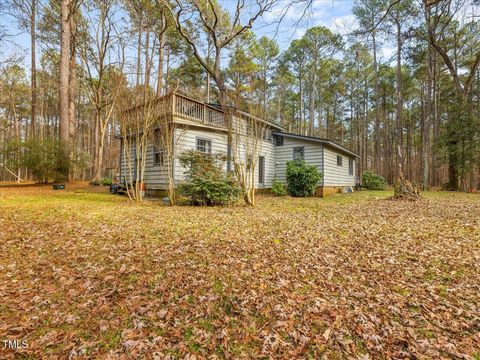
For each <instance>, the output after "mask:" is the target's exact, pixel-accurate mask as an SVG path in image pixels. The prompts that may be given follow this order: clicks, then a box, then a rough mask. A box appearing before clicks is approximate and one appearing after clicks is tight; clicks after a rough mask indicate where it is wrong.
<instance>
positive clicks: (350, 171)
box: [348, 158, 353, 175]
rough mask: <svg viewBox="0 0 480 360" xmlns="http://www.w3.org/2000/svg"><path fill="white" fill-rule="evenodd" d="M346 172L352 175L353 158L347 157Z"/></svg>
mask: <svg viewBox="0 0 480 360" xmlns="http://www.w3.org/2000/svg"><path fill="white" fill-rule="evenodd" d="M348 174H349V175H353V159H352V158H349V159H348Z"/></svg>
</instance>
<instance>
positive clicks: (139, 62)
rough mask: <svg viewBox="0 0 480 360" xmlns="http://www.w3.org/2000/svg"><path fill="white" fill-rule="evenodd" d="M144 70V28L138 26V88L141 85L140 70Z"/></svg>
mask: <svg viewBox="0 0 480 360" xmlns="http://www.w3.org/2000/svg"><path fill="white" fill-rule="evenodd" d="M141 68H142V27H141V26H140V25H139V26H138V37H137V78H136V86H137V87H138V85H140V76H141V72H140V69H141Z"/></svg>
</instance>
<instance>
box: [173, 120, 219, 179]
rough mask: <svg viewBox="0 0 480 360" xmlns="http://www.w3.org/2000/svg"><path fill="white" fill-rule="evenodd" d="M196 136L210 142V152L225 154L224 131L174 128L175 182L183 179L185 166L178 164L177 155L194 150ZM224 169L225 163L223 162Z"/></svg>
mask: <svg viewBox="0 0 480 360" xmlns="http://www.w3.org/2000/svg"><path fill="white" fill-rule="evenodd" d="M197 138H201V139H207V140H210V141H211V142H212V154H217V153H222V154H224V155H227V150H228V149H227V134H226V133H224V132H215V131H213V130H204V129H193V128H187V129H180V128H178V129H176V130H175V145H174V148H175V159H174V177H175V182H177V183H178V182H181V181H183V180H184V179H185V175H184V172H185V168H184V167H183V166H182V165H181V164H180V161H179V159H178V156H179V155H180V154H181V153H182V152H184V151H188V150H196V148H197ZM225 170H226V164H225Z"/></svg>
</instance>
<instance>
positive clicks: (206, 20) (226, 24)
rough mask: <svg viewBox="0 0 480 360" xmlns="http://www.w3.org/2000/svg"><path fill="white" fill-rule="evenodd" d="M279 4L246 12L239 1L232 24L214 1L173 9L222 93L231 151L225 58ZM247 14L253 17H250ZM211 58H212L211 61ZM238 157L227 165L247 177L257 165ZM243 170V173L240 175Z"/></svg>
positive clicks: (262, 3)
mask: <svg viewBox="0 0 480 360" xmlns="http://www.w3.org/2000/svg"><path fill="white" fill-rule="evenodd" d="M276 2H277V0H257V1H256V2H255V5H253V6H251V7H248V8H247V7H246V4H245V1H243V0H238V1H237V2H236V6H235V11H234V14H233V16H232V17H231V21H229V19H230V16H229V14H226V13H225V11H224V10H222V9H221V8H220V7H219V6H218V4H217V3H216V2H214V1H212V0H207V1H199V0H189V1H180V0H176V5H177V6H176V8H175V9H173V8H170V9H171V12H172V14H173V16H174V19H175V26H176V28H177V30H178V31H179V33H180V35H181V36H182V37H183V38H184V39H185V41H186V42H187V43H188V45H189V46H190V48H191V49H192V51H193V54H194V56H195V57H196V59H197V60H198V62H199V63H200V64H201V65H202V67H203V68H204V69H205V71H206V72H207V73H208V74H209V75H210V76H211V77H212V78H213V80H214V81H215V84H216V85H217V88H218V92H219V97H218V102H219V103H220V105H221V106H222V108H223V111H224V113H225V117H226V120H227V124H228V130H229V131H228V142H229V146H230V147H231V148H234V147H236V145H235V144H233V140H234V137H237V134H235V126H234V122H235V121H234V113H235V110H234V108H233V107H231V105H232V101H231V99H230V97H229V93H228V90H227V87H226V84H225V78H224V73H223V71H222V55H223V54H224V53H225V51H226V50H227V48H228V46H229V44H230V43H231V42H232V41H233V40H234V39H236V38H237V37H239V36H241V35H242V34H243V33H245V32H246V31H247V30H249V29H251V28H252V26H253V24H254V23H255V21H256V20H257V19H259V18H260V17H261V16H262V15H263V14H264V13H265V12H267V11H269V10H270V9H272V6H273V5H274V4H275V3H276ZM247 12H248V14H251V15H247V14H246V13H247ZM245 16H247V20H246V21H243V19H244V18H245ZM242 22H243V23H242ZM206 41H207V42H208V43H209V44H211V48H209V49H208V50H211V51H207V52H205V51H204V49H203V46H202V45H203V44H204V43H205V42H206ZM210 57H212V60H211V61H210ZM238 155H239V154H236V152H235V151H231V158H230V159H228V161H232V162H233V165H234V167H235V169H236V170H235V171H236V172H237V171H239V172H241V173H247V169H246V167H249V168H250V169H252V171H254V170H255V161H252V162H251V163H249V162H248V161H242V160H241V159H240V158H239V157H238ZM242 167H243V168H244V170H243V171H240V168H242ZM242 176H243V175H242ZM239 181H240V182H241V183H242V185H246V184H248V183H247V182H245V181H242V180H241V179H239ZM244 191H245V193H248V192H250V189H249V188H244ZM250 199H251V197H250V196H247V197H245V203H246V204H248V205H253V204H252V203H251V201H250Z"/></svg>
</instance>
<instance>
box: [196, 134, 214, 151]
mask: <svg viewBox="0 0 480 360" xmlns="http://www.w3.org/2000/svg"><path fill="white" fill-rule="evenodd" d="M197 151H199V152H202V153H204V154H211V153H212V140H208V139H202V138H197Z"/></svg>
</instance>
